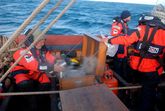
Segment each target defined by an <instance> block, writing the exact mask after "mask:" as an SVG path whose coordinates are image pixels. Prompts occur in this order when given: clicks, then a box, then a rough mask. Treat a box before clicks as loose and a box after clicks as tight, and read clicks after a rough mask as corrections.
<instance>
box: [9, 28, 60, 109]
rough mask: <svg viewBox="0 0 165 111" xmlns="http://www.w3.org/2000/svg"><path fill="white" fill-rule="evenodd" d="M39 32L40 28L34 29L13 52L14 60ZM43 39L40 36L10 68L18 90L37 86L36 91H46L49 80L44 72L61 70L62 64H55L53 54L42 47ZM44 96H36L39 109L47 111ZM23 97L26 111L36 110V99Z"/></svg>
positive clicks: (34, 88)
mask: <svg viewBox="0 0 165 111" xmlns="http://www.w3.org/2000/svg"><path fill="white" fill-rule="evenodd" d="M40 33H41V31H40V30H36V31H35V32H34V33H33V34H32V36H30V37H29V38H28V40H26V41H25V45H26V46H25V47H24V48H21V49H19V50H17V51H16V52H15V53H14V54H13V58H14V60H15V61H17V59H18V58H19V57H20V56H21V55H22V54H23V53H24V52H25V50H26V49H27V46H29V45H30V44H31V43H32V42H33V41H34V40H35V39H36V38H37V37H38V36H39V35H40ZM45 40H46V39H45V36H43V37H41V39H39V41H38V42H37V43H36V44H35V46H34V47H33V48H32V49H31V50H30V51H29V52H28V53H26V54H25V55H24V56H23V58H22V59H21V60H20V61H19V63H18V64H17V65H16V66H15V67H14V68H13V69H12V72H11V74H10V75H11V76H12V77H13V78H14V80H15V83H16V87H17V89H18V91H23V92H26V91H36V90H37V89H36V87H37V88H38V90H37V91H48V90H50V80H49V77H48V76H47V75H46V74H47V73H52V72H61V71H62V70H63V67H62V66H60V65H57V64H55V59H56V58H55V56H53V55H52V54H51V53H50V51H47V50H46V48H45V47H44V46H45ZM34 81H35V83H36V82H37V83H38V84H37V86H35V85H36V84H34ZM35 97H36V96H35ZM44 97H46V95H39V96H38V98H37V99H38V102H39V109H38V110H39V111H48V109H45V108H44V106H45V103H44V101H45V98H44ZM47 97H48V96H47ZM25 98H26V99H27V101H28V102H29V103H28V104H29V105H30V106H29V107H28V106H27V107H26V108H27V111H38V110H37V109H36V108H37V107H36V103H35V100H36V99H34V96H31V97H30V96H25ZM46 104H47V103H46ZM49 105H50V104H49ZM26 108H25V109H26ZM49 108H50V107H49Z"/></svg>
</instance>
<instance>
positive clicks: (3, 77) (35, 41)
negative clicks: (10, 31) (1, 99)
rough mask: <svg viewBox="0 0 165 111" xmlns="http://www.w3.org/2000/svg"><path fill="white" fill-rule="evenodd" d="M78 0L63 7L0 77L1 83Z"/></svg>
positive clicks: (73, 0) (72, 0)
mask: <svg viewBox="0 0 165 111" xmlns="http://www.w3.org/2000/svg"><path fill="white" fill-rule="evenodd" d="M75 1H76V0H71V2H69V4H68V5H67V6H66V7H65V8H64V9H63V11H62V12H61V13H60V14H59V15H58V16H57V17H56V18H55V19H54V20H53V21H52V22H51V23H50V24H49V25H48V26H47V27H46V28H45V29H44V30H43V31H42V33H41V34H40V35H39V36H38V37H37V38H36V40H34V42H33V43H32V44H31V45H30V46H29V47H28V48H27V49H26V50H25V53H24V54H22V55H21V56H20V57H19V58H18V59H17V60H16V61H15V62H14V64H13V65H12V66H11V67H10V68H9V69H8V70H7V71H6V73H5V74H4V75H3V76H2V77H1V78H0V83H1V82H2V81H3V80H4V79H5V78H6V77H7V76H8V74H9V72H10V71H11V70H12V69H13V68H14V67H15V66H16V65H17V63H18V62H19V61H20V60H21V59H22V57H24V55H25V54H26V53H27V52H28V51H29V50H30V49H31V48H32V47H33V46H34V45H35V44H36V43H37V42H38V40H40V38H41V37H43V36H44V35H45V33H46V32H47V31H48V30H49V29H50V28H51V27H52V26H53V25H54V23H56V22H57V20H58V19H59V18H60V17H61V16H62V15H63V14H64V13H65V12H66V11H67V10H68V9H69V8H70V7H71V6H72V4H73V3H74V2H75Z"/></svg>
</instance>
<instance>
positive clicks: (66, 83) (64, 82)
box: [60, 75, 95, 90]
mask: <svg viewBox="0 0 165 111" xmlns="http://www.w3.org/2000/svg"><path fill="white" fill-rule="evenodd" d="M94 83H95V75H85V76H80V77H70V78H62V79H60V89H62V90H66V89H73V88H77V87H84V86H90V85H93V84H94Z"/></svg>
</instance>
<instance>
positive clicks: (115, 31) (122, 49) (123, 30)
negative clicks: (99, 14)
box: [110, 20, 128, 58]
mask: <svg viewBox="0 0 165 111" xmlns="http://www.w3.org/2000/svg"><path fill="white" fill-rule="evenodd" d="M127 32H128V25H127V24H126V23H124V22H123V21H122V20H121V22H114V23H113V24H112V29H111V32H110V34H111V35H112V36H119V35H122V34H127ZM117 57H118V58H125V57H127V46H126V45H125V46H123V45H119V48H118V51H117Z"/></svg>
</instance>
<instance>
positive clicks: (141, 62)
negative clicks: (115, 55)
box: [102, 4, 165, 111]
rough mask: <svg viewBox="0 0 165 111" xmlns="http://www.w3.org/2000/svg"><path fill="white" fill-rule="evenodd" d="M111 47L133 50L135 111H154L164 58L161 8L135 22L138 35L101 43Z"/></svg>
mask: <svg viewBox="0 0 165 111" xmlns="http://www.w3.org/2000/svg"><path fill="white" fill-rule="evenodd" d="M102 41H103V42H109V43H111V44H122V45H131V44H134V46H135V49H134V51H133V53H132V55H130V57H129V58H130V63H129V64H130V67H131V68H132V69H133V70H134V71H136V72H137V73H136V74H138V76H139V77H140V83H141V84H142V89H141V98H140V100H141V101H140V105H139V108H138V111H154V106H155V101H156V87H157V85H158V83H159V82H160V77H159V75H161V74H162V72H163V67H162V63H161V62H162V59H163V54H165V7H164V6H163V5H161V4H159V5H157V6H156V7H155V8H154V9H153V11H152V12H151V14H144V15H142V16H141V17H140V19H139V25H138V31H136V32H134V33H132V34H131V35H130V36H129V37H128V36H127V35H125V36H118V37H116V38H112V39H109V40H108V39H107V38H104V39H102Z"/></svg>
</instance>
